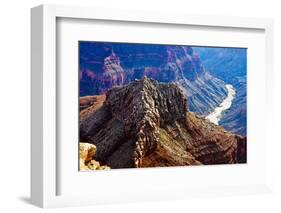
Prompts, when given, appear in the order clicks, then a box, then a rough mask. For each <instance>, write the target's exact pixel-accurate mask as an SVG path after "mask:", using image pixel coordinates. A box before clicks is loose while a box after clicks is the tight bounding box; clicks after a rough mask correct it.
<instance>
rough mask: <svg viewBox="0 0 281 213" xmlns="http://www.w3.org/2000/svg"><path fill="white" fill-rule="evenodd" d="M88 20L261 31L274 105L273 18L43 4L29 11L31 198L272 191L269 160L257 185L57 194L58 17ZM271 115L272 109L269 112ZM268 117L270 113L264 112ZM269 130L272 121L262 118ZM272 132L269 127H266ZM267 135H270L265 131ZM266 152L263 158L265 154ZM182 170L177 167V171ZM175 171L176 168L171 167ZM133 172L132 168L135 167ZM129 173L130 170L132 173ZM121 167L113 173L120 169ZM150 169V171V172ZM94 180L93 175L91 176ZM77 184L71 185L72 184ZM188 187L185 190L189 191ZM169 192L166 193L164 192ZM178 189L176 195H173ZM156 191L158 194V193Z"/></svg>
mask: <svg viewBox="0 0 281 213" xmlns="http://www.w3.org/2000/svg"><path fill="white" fill-rule="evenodd" d="M58 18H65V19H83V20H85V19H87V20H109V21H111V20H116V21H119V22H121V23H122V22H135V23H140V22H141V23H154V24H159V25H169V26H172V25H180V26H202V27H212V28H216V27H217V28H227V29H228V30H231V29H236V30H239V29H257V30H262V31H264V35H265V38H264V42H265V52H264V54H265V58H264V60H265V69H264V70H265V71H264V73H265V74H266V79H264V81H265V84H266V87H265V91H263V92H264V93H265V96H266V99H265V100H266V101H265V102H266V103H265V104H267V107H268V109H270V108H272V96H271V95H270V91H272V87H273V85H272V82H273V81H272V79H273V21H272V20H271V19H264V18H263V19H261V18H241V17H217V16H204V15H188V14H173V13H169V14H166V13H163V14H162V13H153V12H147V11H122V10H111V9H101V8H85V7H75V6H57V5H56V6H54V5H41V6H38V7H35V8H32V9H31V26H32V29H31V42H32V45H31V56H32V63H31V65H32V66H31V69H32V70H31V73H32V76H31V78H32V88H31V89H32V91H31V93H32V94H31V95H32V103H31V108H32V109H31V112H32V118H31V123H32V125H31V131H32V134H31V140H32V141H31V201H32V203H33V204H34V205H37V206H40V207H42V208H49V207H63V206H76V205H92V204H99V203H114V202H129V201H130V202H136V201H142V200H161V199H162V200H165V199H179V198H187V197H198V196H199V197H200V196H214V195H233V194H238V195H240V194H252V193H264V192H269V191H270V186H271V185H270V184H271V183H270V178H271V172H270V161H266V165H265V167H263V168H261V169H262V171H261V172H263V173H265V175H266V178H265V179H263V180H262V181H260V182H259V183H258V184H257V183H255V184H248V183H246V184H239V185H237V184H236V185H223V184H222V185H219V186H216V187H213V186H210V187H205V186H204V187H200V183H194V188H184V187H183V189H182V190H181V189H179V188H177V187H174V188H173V187H171V188H169V189H167V190H163V191H161V190H158V191H157V190H156V189H155V191H154V192H151V193H150V195H147V196H145V195H144V194H143V193H142V192H140V193H138V192H137V191H136V196H132V194H130V193H128V194H126V191H124V192H123V194H122V196H120V195H119V194H118V193H117V194H116V193H112V195H108V198H106V196H104V197H102V198H101V199H97V197H96V196H88V195H85V196H83V195H82V196H81V195H58V184H60V183H59V181H58V166H57V163H58V162H57V159H58V158H59V156H58V151H57V144H56V141H57V129H56V126H57V125H56V122H57V99H56V97H57V87H58V84H59V82H58V81H57V76H56V75H57V74H56V70H57V54H56V51H57V42H56V36H57V20H58ZM268 111H269V112H268V113H269V114H270V113H271V111H270V110H268ZM268 117H269V116H268ZM264 122H265V125H266V127H267V129H269V127H270V120H268V119H265V120H264ZM269 131H270V130H269ZM267 133H269V132H268V131H267ZM265 138H266V141H265V143H266V144H265V146H266V147H267V148H268V150H270V148H269V146H270V135H269V134H268V135H265ZM268 155H269V154H268V153H267V154H265V155H264V156H263V158H267V159H268V157H269V156H268ZM183 169H184V168H181V171H182V170H183ZM173 170H174V171H176V170H178V168H173ZM134 171H135V170H134ZM134 171H133V172H134ZM118 172H120V171H114V173H118ZM148 172H150V173H153V170H150V171H148ZM93 178H94V177H93ZM73 184H75V183H73ZM187 189H188V190H187ZM169 191H171V192H172V193H171V194H170V195H169V194H167V192H169ZM175 192H176V193H175ZM156 195H158V196H156Z"/></svg>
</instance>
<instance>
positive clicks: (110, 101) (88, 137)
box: [80, 77, 246, 168]
mask: <svg viewBox="0 0 281 213" xmlns="http://www.w3.org/2000/svg"><path fill="white" fill-rule="evenodd" d="M94 97H95V98H94ZM94 97H92V98H90V97H88V98H87V99H88V100H89V99H90V100H97V101H96V102H95V103H93V104H92V106H94V107H92V108H91V106H89V107H86V108H84V109H83V110H81V111H80V118H81V119H80V140H81V141H85V142H87V143H91V144H94V145H95V146H96V148H97V150H96V153H95V156H94V157H93V159H94V160H96V161H98V162H100V163H101V164H105V165H108V166H109V167H111V168H133V167H158V166H184V165H201V164H226V163H227V164H228V163H243V162H245V161H246V139H245V138H243V137H240V136H237V135H234V134H231V133H229V132H226V131H225V130H224V129H223V128H221V127H218V126H216V125H214V124H212V123H210V122H208V121H207V120H205V119H202V118H199V117H198V116H197V115H196V114H194V113H191V112H189V111H188V106H187V101H186V98H185V97H186V96H185V95H184V94H183V92H182V90H181V89H180V88H179V87H178V86H177V85H176V84H163V83H158V82H157V81H155V80H152V79H149V78H147V77H144V78H143V79H141V80H136V81H134V82H131V83H129V84H128V85H126V86H121V87H115V88H112V89H110V90H109V91H108V92H107V93H106V99H104V98H101V97H99V96H98V97H97V96H94ZM85 102H86V101H85V100H84V101H80V103H82V104H81V105H83V106H85ZM86 103H87V102H86ZM89 108H90V109H91V110H89ZM81 115H82V116H81Z"/></svg>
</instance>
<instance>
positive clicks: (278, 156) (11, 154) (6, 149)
mask: <svg viewBox="0 0 281 213" xmlns="http://www.w3.org/2000/svg"><path fill="white" fill-rule="evenodd" d="M279 2H280V1H278V0H276V1H274V0H260V1H250V0H248V1H246V0H232V1H225V0H211V1H210V0H205V1H204V0H192V1H190V0H170V1H164V0H159V1H157V0H154V1H152V0H141V1H130V0H104V1H97V0H80V1H79V2H77V1H74V0H56V1H39V0H25V1H24V0H6V1H2V2H1V7H0V16H1V18H0V26H1V27H2V30H1V32H0V38H1V39H0V54H1V55H0V63H1V65H0V67H1V68H0V73H1V76H0V87H1V89H0V91H1V99H0V100H1V103H0V119H1V128H0V133H1V139H0V140H1V148H0V158H1V161H0V162H1V167H0V169H1V175H0V211H1V212H12V211H17V210H18V211H21V212H38V211H40V209H38V208H36V207H34V206H31V205H30V204H29V187H30V184H29V177H30V175H29V173H30V166H29V163H30V157H29V149H30V10H29V9H30V8H31V7H33V6H37V5H39V4H42V3H56V4H71V5H76V4H79V5H82V6H99V7H111V8H116V9H118V8H123V9H139V10H152V11H164V12H165V11H172V12H174V13H176V12H185V13H192V14H216V15H231V16H250V17H269V18H274V19H275V45H274V46H275V50H274V52H275V82H274V83H275V90H274V92H273V95H274V96H275V100H276V101H275V112H274V113H275V120H274V128H275V130H274V131H275V132H276V134H275V136H274V138H275V141H274V143H275V146H274V149H273V152H272V156H273V160H274V165H273V168H275V172H274V174H275V177H274V180H275V187H274V193H273V194H271V195H259V196H242V197H225V198H208V199H206V198H204V199H203V198H202V199H193V200H183V201H171V202H157V203H138V204H122V205H121V204H120V205H109V206H95V207H81V208H72V209H67V211H69V212H77V211H87V212H90V211H91V212H92V211H93V212H94V211H95V212H123V213H125V212H132V211H133V212H144V211H148V212H152V211H157V212H182V211H184V212H196V211H204V212H207V211H208V212H228V213H232V212H235V213H237V212H280V210H281V206H280V204H279V203H280V201H281V181H280V180H281V166H280V163H281V138H280V137H278V135H279V132H280V130H281V128H280V127H281V124H280V122H281V116H280V115H281V113H280V111H281V110H280V109H281V101H280V99H281V93H280V91H281V89H280V88H281V72H280V71H281V62H280V60H279V58H281V45H280V44H281V13H280V8H281V5H279ZM261 157H262V156H261ZM237 175H239V174H237ZM148 193H149V192H148ZM65 210H66V209H55V210H47V211H52V212H60V211H65Z"/></svg>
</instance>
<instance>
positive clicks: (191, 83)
mask: <svg viewBox="0 0 281 213" xmlns="http://www.w3.org/2000/svg"><path fill="white" fill-rule="evenodd" d="M78 55H79V99H80V100H79V101H80V103H79V110H80V111H79V141H78V143H79V161H80V162H79V170H80V171H94V170H111V169H121V168H147V167H171V166H196V165H218V164H239V163H247V49H246V48H233V47H204V46H187V45H168V44H167V45H166V44H165V45H164V44H140V43H116V42H95V41H79V52H78Z"/></svg>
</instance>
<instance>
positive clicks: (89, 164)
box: [79, 143, 110, 171]
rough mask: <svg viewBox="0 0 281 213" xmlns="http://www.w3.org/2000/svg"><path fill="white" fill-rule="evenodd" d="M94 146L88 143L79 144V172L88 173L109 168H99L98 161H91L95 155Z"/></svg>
mask: <svg viewBox="0 0 281 213" xmlns="http://www.w3.org/2000/svg"><path fill="white" fill-rule="evenodd" d="M96 150H97V148H96V146H95V145H93V144H89V143H79V158H80V162H79V165H80V166H79V170H80V171H89V170H108V169H110V167H108V166H105V165H103V166H101V165H100V163H99V162H98V161H95V160H93V157H94V155H95V153H96Z"/></svg>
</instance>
